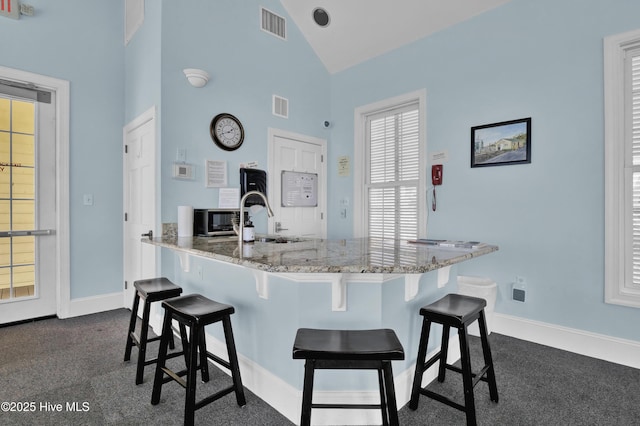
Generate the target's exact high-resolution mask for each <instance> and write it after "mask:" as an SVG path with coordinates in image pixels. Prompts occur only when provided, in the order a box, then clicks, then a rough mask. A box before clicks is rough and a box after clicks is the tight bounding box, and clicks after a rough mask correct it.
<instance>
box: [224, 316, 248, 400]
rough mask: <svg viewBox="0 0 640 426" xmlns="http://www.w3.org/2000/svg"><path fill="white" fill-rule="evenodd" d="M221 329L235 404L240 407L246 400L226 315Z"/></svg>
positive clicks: (228, 318) (229, 324)
mask: <svg viewBox="0 0 640 426" xmlns="http://www.w3.org/2000/svg"><path fill="white" fill-rule="evenodd" d="M222 328H223V330H224V340H225V341H226V343H227V354H228V355H229V364H230V366H231V377H232V379H233V387H234V388H235V393H236V402H237V403H238V405H239V406H241V407H242V406H243V405H246V404H247V400H246V398H245V396H244V388H243V387H242V379H241V378H240V366H239V365H238V354H237V353H236V343H235V340H234V339H233V330H232V329H231V317H229V316H228V315H227V316H226V317H224V318H223V319H222Z"/></svg>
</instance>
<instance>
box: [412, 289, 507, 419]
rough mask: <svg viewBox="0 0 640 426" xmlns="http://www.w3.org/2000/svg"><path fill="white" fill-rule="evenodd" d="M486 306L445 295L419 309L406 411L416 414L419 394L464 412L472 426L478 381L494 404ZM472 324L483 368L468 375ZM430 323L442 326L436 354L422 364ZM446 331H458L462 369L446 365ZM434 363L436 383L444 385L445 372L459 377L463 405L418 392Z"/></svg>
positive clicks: (472, 299)
mask: <svg viewBox="0 0 640 426" xmlns="http://www.w3.org/2000/svg"><path fill="white" fill-rule="evenodd" d="M486 304H487V302H486V301H485V300H484V299H481V298H477V297H470V296H463V295H460V294H448V295H446V296H444V297H443V298H441V299H440V300H437V301H436V302H434V303H432V304H430V305H427V306H424V307H422V308H421V309H420V315H422V316H423V317H424V318H423V321H422V333H421V335H420V344H419V346H418V359H417V360H416V370H415V376H414V379H413V387H412V390H411V400H410V401H409V408H410V409H412V410H416V409H417V408H418V398H419V397H420V394H422V395H425V396H427V397H429V398H432V399H435V400H436V401H439V402H442V403H444V404H447V405H449V406H451V407H453V408H456V409H458V410H461V411H464V412H465V414H466V418H467V425H475V424H476V409H475V402H474V397H473V388H474V387H475V385H477V384H478V382H479V381H480V380H482V381H484V382H487V383H488V385H489V396H490V398H491V401H494V402H498V388H497V386H496V376H495V372H494V368H493V360H492V358H491V348H490V347H489V340H488V338H487V326H486V322H485V316H484V307H485V306H486ZM476 320H478V325H479V328H480V341H481V343H482V353H483V356H484V364H485V365H484V367H482V369H481V370H480V371H479V372H478V373H477V374H474V373H473V372H472V371H471V359H470V356H469V342H468V338H467V327H468V326H469V325H470V324H471V323H473V322H474V321H476ZM432 322H435V323H438V324H442V343H441V347H440V351H439V352H438V353H437V354H435V355H434V356H433V357H431V359H429V361H427V362H426V363H425V357H426V355H427V344H428V343H429V329H430V328H431V323H432ZM450 327H454V328H456V329H458V338H459V340H460V355H461V356H460V359H461V363H462V368H458V367H455V366H453V365H451V364H447V350H448V343H449V329H450ZM436 361H440V365H439V369H438V381H439V382H444V378H445V370H447V369H448V370H452V371H455V372H457V373H461V374H462V383H463V388H464V405H462V404H459V403H457V402H455V401H453V400H451V399H449V398H447V397H446V396H443V395H440V394H438V393H435V392H432V391H430V390H428V389H426V388H422V386H421V382H422V375H423V374H424V372H425V371H426V370H427V369H428V368H429V367H431V366H432V365H433V364H435V363H436Z"/></svg>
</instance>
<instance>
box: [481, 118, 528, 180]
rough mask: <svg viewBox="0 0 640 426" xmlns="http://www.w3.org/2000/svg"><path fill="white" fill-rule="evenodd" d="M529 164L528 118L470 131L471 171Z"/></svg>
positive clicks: (486, 125)
mask: <svg viewBox="0 0 640 426" xmlns="http://www.w3.org/2000/svg"><path fill="white" fill-rule="evenodd" d="M527 163H531V117H528V118H521V119H518V120H511V121H502V122H500V123H492V124H484V125H482V126H474V127H472V128H471V167H472V168H473V167H492V166H507V165H512V164H527Z"/></svg>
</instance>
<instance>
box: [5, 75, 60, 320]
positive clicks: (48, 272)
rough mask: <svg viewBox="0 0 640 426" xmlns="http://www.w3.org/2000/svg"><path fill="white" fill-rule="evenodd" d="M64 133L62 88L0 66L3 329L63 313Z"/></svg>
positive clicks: (40, 78) (37, 77)
mask: <svg viewBox="0 0 640 426" xmlns="http://www.w3.org/2000/svg"><path fill="white" fill-rule="evenodd" d="M67 135H68V82H65V81H62V80H57V79H51V78H49V77H45V76H39V75H36V74H31V73H26V72H22V71H17V70H12V69H9V68H2V67H0V306H1V308H0V323H2V324H6V323H11V322H16V321H24V320H29V319H33V318H39V317H46V316H52V315H58V316H60V317H64V316H65V315H66V314H67V311H68V303H69V294H70V287H69V279H68V272H69V264H68V262H69V249H68V248H69V246H68V202H67V201H68V170H64V171H63V170H61V169H62V168H63V165H66V164H67V161H68V137H67ZM63 280H64V281H63ZM63 282H64V283H63Z"/></svg>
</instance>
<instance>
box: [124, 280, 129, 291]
mask: <svg viewBox="0 0 640 426" xmlns="http://www.w3.org/2000/svg"><path fill="white" fill-rule="evenodd" d="M127 288H129V283H128V282H127V281H125V282H124V289H125V290H126V289H127Z"/></svg>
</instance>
